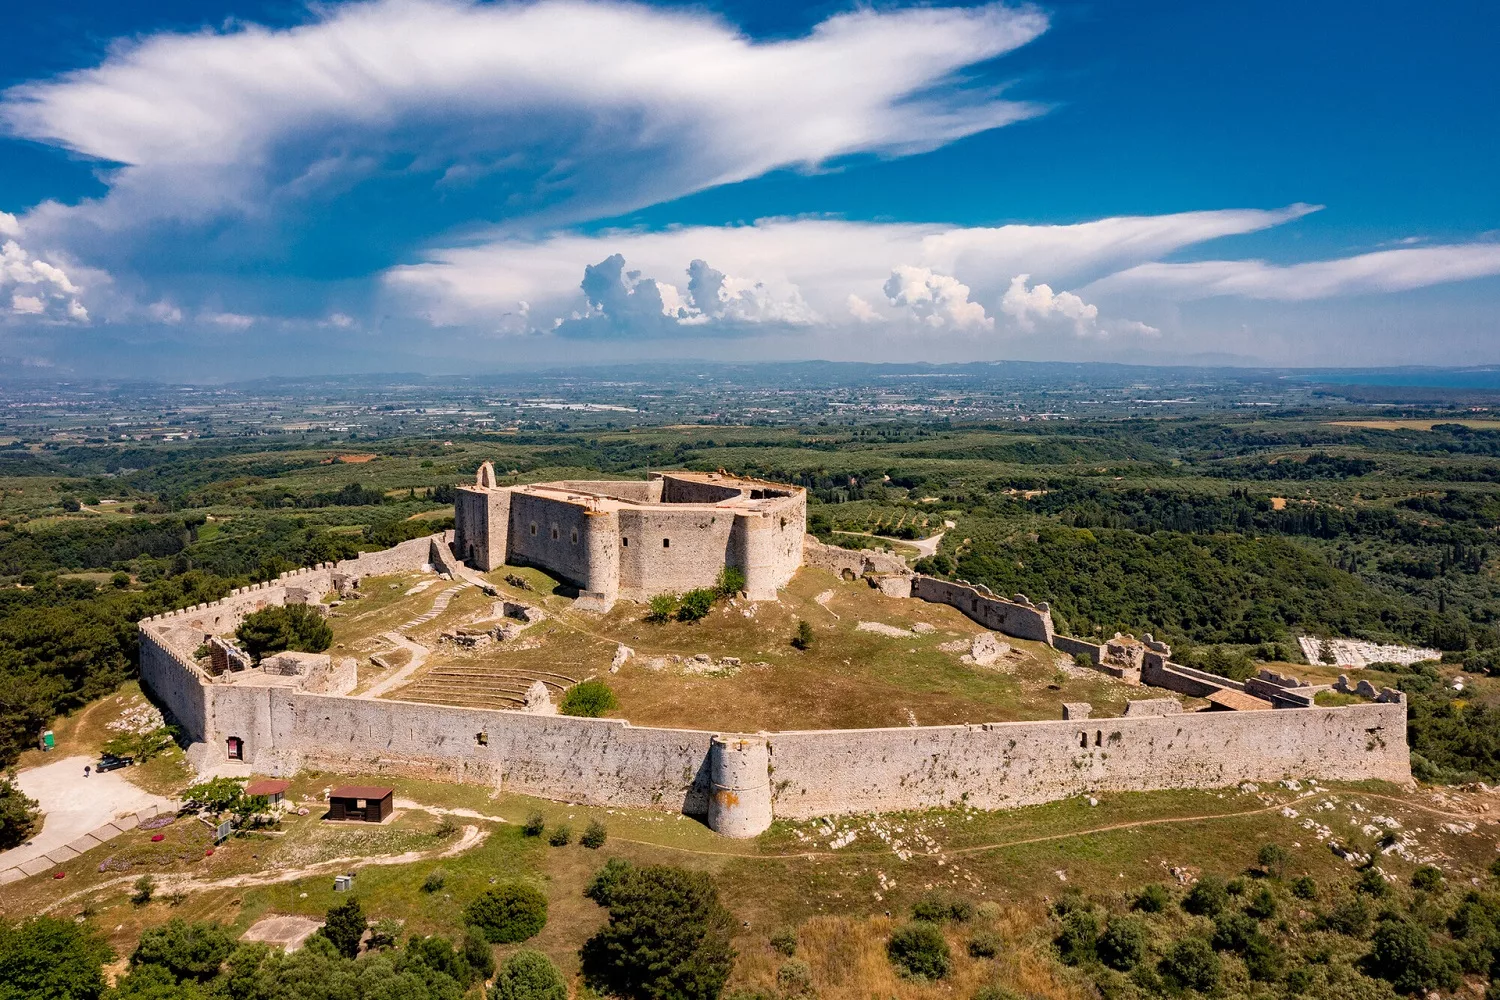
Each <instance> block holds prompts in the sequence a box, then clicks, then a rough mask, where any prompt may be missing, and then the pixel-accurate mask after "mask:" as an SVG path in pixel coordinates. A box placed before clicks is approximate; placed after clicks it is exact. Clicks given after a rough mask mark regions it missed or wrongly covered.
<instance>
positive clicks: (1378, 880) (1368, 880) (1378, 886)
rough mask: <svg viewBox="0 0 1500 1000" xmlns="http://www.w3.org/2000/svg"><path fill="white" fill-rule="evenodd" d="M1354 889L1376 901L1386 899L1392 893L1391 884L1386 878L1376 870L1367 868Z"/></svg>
mask: <svg viewBox="0 0 1500 1000" xmlns="http://www.w3.org/2000/svg"><path fill="white" fill-rule="evenodd" d="M1354 888H1355V889H1356V890H1357V891H1359V892H1362V893H1364V894H1365V895H1366V896H1374V897H1375V898H1376V899H1384V898H1385V897H1386V895H1388V894H1389V893H1390V891H1391V886H1390V883H1389V882H1387V881H1386V880H1385V876H1384V875H1382V874H1380V872H1379V871H1377V870H1376V869H1374V868H1366V869H1365V870H1364V871H1363V872H1361V873H1360V876H1359V881H1358V882H1356V883H1354Z"/></svg>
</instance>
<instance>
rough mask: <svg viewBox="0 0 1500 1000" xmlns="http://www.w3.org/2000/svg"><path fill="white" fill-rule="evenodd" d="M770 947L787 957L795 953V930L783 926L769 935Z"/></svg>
mask: <svg viewBox="0 0 1500 1000" xmlns="http://www.w3.org/2000/svg"><path fill="white" fill-rule="evenodd" d="M771 948H772V949H773V950H775V951H777V952H779V953H780V954H782V955H785V956H786V957H787V958H791V957H792V956H793V955H795V954H796V953H797V932H796V931H795V930H793V929H792V928H790V927H783V928H781V930H779V931H776V932H775V933H774V934H772V935H771Z"/></svg>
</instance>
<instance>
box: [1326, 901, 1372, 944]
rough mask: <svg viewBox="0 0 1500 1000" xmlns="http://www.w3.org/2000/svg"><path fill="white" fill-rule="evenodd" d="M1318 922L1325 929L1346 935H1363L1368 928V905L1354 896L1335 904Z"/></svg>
mask: <svg viewBox="0 0 1500 1000" xmlns="http://www.w3.org/2000/svg"><path fill="white" fill-rule="evenodd" d="M1320 923H1321V924H1322V925H1323V926H1324V927H1325V928H1326V929H1328V930H1331V931H1334V932H1336V933H1339V934H1343V935H1346V936H1348V937H1364V936H1365V934H1366V933H1368V932H1369V930H1370V907H1369V905H1368V904H1366V903H1365V901H1364V900H1363V899H1360V898H1359V897H1358V896H1355V897H1353V898H1352V899H1346V900H1344V901H1343V902H1341V903H1339V904H1338V905H1337V906H1335V907H1334V908H1333V910H1332V911H1331V912H1330V913H1329V914H1328V916H1326V917H1324V918H1323V919H1322V920H1321V921H1320Z"/></svg>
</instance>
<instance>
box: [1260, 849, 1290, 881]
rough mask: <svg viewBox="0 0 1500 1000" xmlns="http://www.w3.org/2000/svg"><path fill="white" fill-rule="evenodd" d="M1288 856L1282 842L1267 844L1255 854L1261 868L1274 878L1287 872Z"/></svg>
mask: <svg viewBox="0 0 1500 1000" xmlns="http://www.w3.org/2000/svg"><path fill="white" fill-rule="evenodd" d="M1288 858H1289V855H1288V854H1287V853H1286V848H1284V847H1282V846H1281V845H1280V844H1266V845H1265V846H1264V847H1262V848H1261V849H1260V853H1259V854H1257V855H1256V856H1255V860H1256V861H1258V862H1259V863H1260V867H1261V870H1262V871H1264V872H1265V873H1266V874H1267V875H1269V876H1271V877H1272V878H1281V876H1282V875H1283V874H1284V873H1285V872H1286V863H1287V860H1288Z"/></svg>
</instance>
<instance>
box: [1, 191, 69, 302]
mask: <svg viewBox="0 0 1500 1000" xmlns="http://www.w3.org/2000/svg"><path fill="white" fill-rule="evenodd" d="M9 218H10V219H11V220H12V221H14V217H13V216H11V217H9ZM3 222H4V220H0V223H3ZM0 228H3V226H0ZM12 228H14V227H12ZM6 292H9V293H10V296H11V300H10V302H11V305H10V311H11V313H12V315H14V316H17V317H24V318H26V319H29V320H34V319H41V320H43V321H44V322H52V323H86V322H88V318H89V314H88V309H87V308H85V307H84V305H83V302H82V301H80V299H79V296H80V295H81V294H82V289H80V288H79V287H78V286H77V285H75V284H74V283H73V280H72V279H71V278H69V277H68V274H67V272H65V271H64V270H63V269H62V268H60V267H58V266H57V265H55V264H52V263H49V262H48V261H45V260H42V259H40V258H37V257H34V256H32V254H31V253H30V251H28V250H26V248H24V247H22V246H21V244H19V243H17V242H16V241H15V240H13V239H8V240H6V241H5V242H4V244H0V294H3V293H6Z"/></svg>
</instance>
